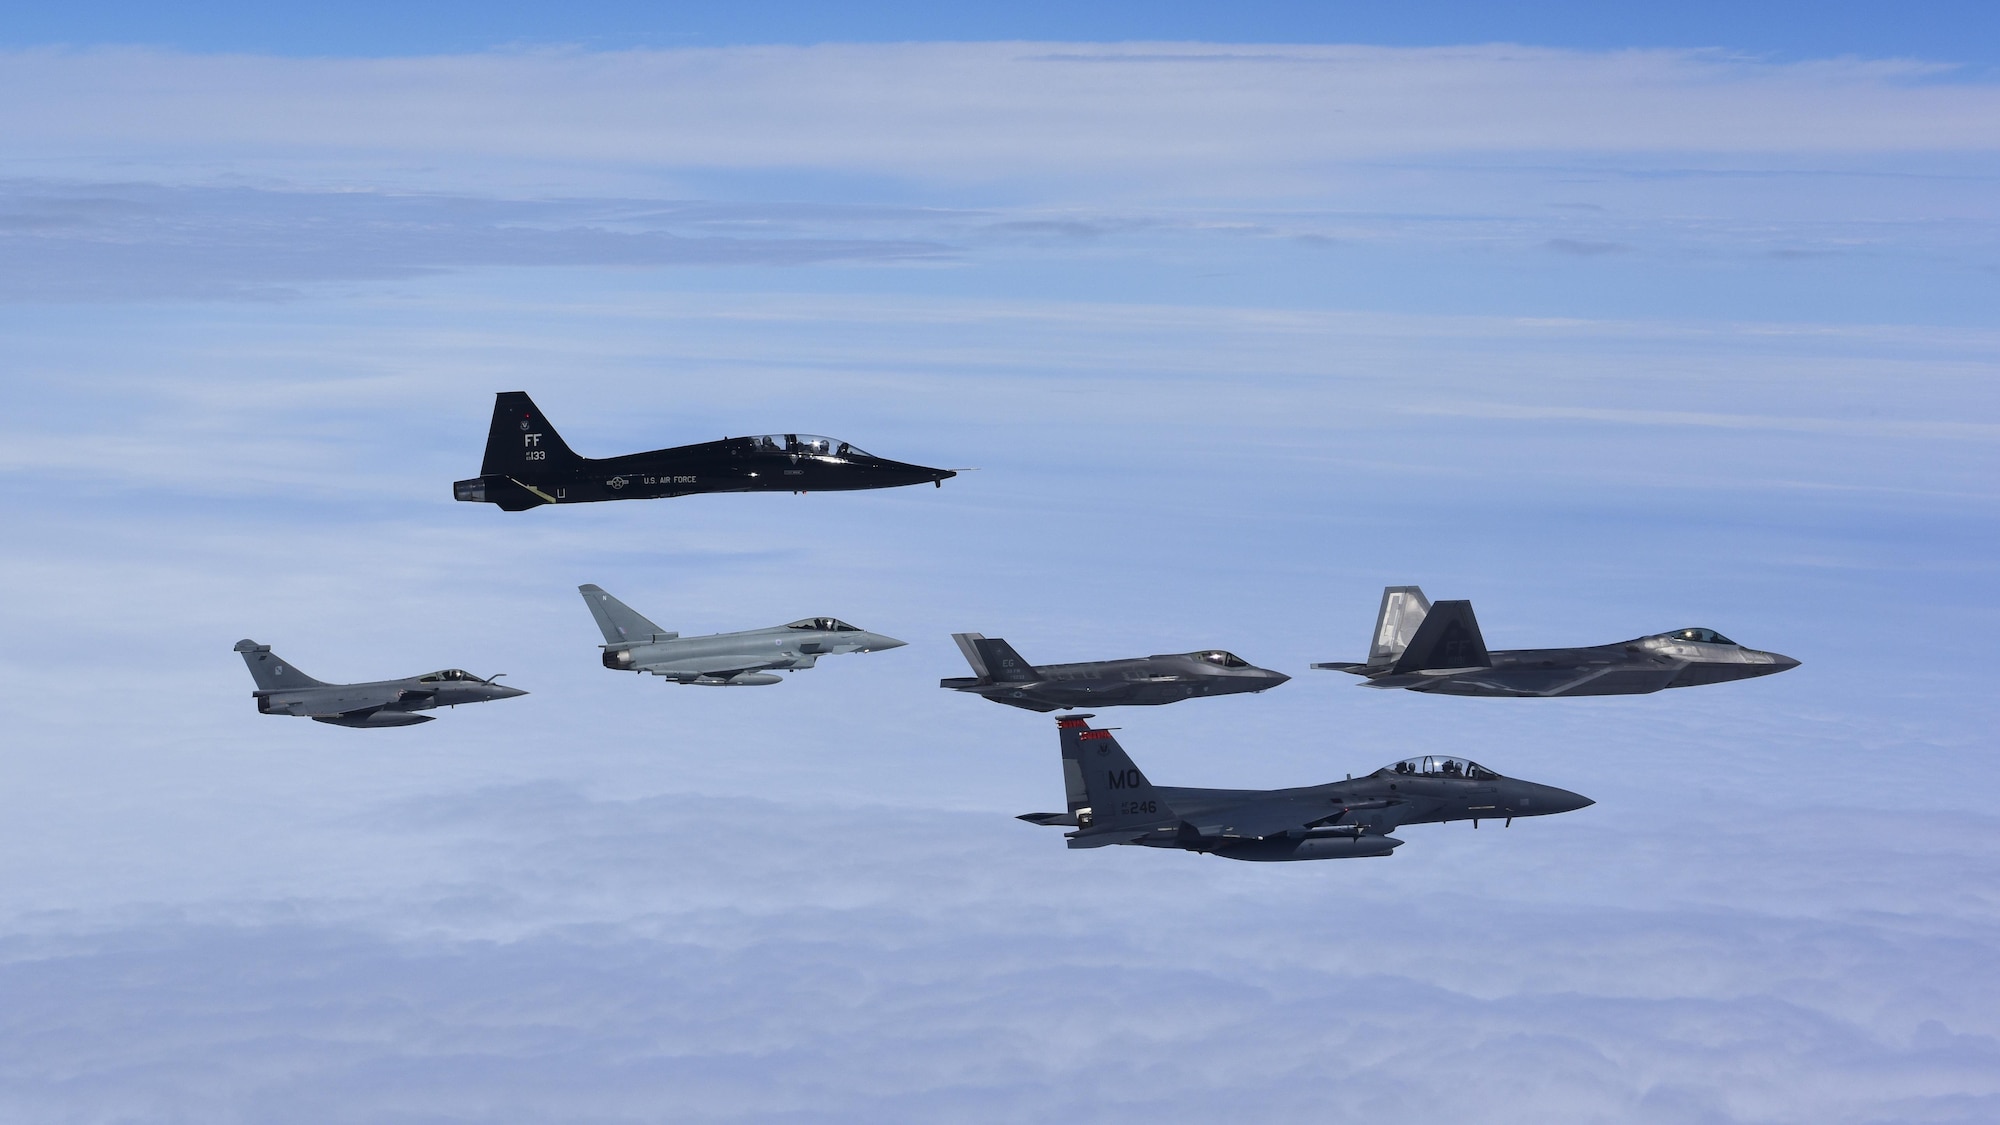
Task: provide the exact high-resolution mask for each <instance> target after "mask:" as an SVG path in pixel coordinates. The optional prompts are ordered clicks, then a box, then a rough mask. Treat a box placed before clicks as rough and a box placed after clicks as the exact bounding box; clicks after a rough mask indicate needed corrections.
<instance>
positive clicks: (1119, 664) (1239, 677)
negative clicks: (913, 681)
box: [938, 633, 1291, 711]
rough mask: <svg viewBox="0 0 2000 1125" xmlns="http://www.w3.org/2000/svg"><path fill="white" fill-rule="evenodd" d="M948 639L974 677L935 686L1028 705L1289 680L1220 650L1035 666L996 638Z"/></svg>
mask: <svg viewBox="0 0 2000 1125" xmlns="http://www.w3.org/2000/svg"><path fill="white" fill-rule="evenodd" d="M951 639H952V640H954V641H957V642H958V649H959V651H960V652H962V653H964V654H965V660H966V663H968V664H970V665H972V670H973V671H974V672H976V673H978V675H976V676H958V677H953V678H950V679H944V680H939V681H938V686H939V687H945V688H951V689H952V690H954V691H969V692H971V693H972V694H974V695H983V696H985V697H986V698H988V699H990V700H992V701H993V702H995V703H1005V704H1006V705H1007V706H1009V707H1020V708H1024V709H1026V710H1029V711H1054V710H1057V709H1067V708H1071V707H1121V706H1122V707H1153V706H1158V705H1159V704H1163V703H1179V702H1180V701H1181V700H1183V699H1193V698H1194V697H1196V696H1198V695H1235V694H1236V693H1237V692H1244V691H1264V690H1266V689H1269V688H1274V687H1277V686H1278V685H1279V684H1282V683H1284V682H1285V681H1286V680H1289V679H1291V677H1290V676H1287V675H1285V674H1284V673H1283V672H1273V671H1271V670H1270V669H1269V668H1259V667H1256V666H1255V665H1253V664H1251V663H1250V662H1249V661H1247V660H1245V659H1243V658H1242V657H1240V656H1237V655H1236V654H1235V653H1231V652H1224V651H1222V650H1221V649H1208V650H1205V651H1202V652H1179V653H1170V654H1167V655H1163V656H1147V657H1133V658H1130V659H1127V660H1098V661H1093V662H1091V663H1087V664H1044V665H1042V666H1040V667H1036V666H1035V665H1033V664H1030V663H1028V662H1027V661H1025V660H1023V659H1021V656H1020V654H1019V653H1017V652H1015V651H1014V648H1013V646H1012V645H1009V644H1008V643H1007V642H1006V641H1003V640H1001V639H999V638H998V637H984V636H981V635H979V634H978V633H953V634H952V635H951Z"/></svg>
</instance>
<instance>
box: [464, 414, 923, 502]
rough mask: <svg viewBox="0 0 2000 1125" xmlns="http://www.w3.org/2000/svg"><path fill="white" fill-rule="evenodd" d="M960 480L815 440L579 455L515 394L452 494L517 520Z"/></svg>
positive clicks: (780, 437) (798, 437) (803, 437)
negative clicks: (606, 506) (558, 512)
mask: <svg viewBox="0 0 2000 1125" xmlns="http://www.w3.org/2000/svg"><path fill="white" fill-rule="evenodd" d="M957 475H958V473H957V472H956V471H954V470H951V469H932V468H927V467H925V466H923V465H906V464H904V463H903V462H901V461H891V460H889V459H888V458H886V457H877V456H875V455H874V454H872V453H864V452H863V451H861V450H860V449H857V448H855V447H854V446H852V445H849V444H848V443H846V442H844V441H838V440H836V439H834V438H827V437H819V436H817V435H815V434H766V435H764V436H762V437H740V438H724V439H722V440H721V441H706V442H702V443H701V444H699V445H681V446H675V447H674V448H672V449H655V450H653V451H652V452H650V453H631V454H627V455H625V456H623V457H605V458H602V459H593V458H589V457H579V456H577V455H576V454H575V453H573V452H571V451H570V448H569V445H568V443H566V442H564V441H563V439H562V435H560V434H558V433H556V428H555V427H554V426H551V425H549V420H548V419H547V418H545V417H543V416H542V412H541V410H540V409H538V408H537V407H536V406H535V403H534V400H533V399H530V398H529V397H528V396H527V394H525V393H524V392H521V391H503V392H501V393H500V394H499V395H497V396H495V398H494V401H493V424H492V426H491V427H490V428H489V429H488V430H487V433H486V459H485V461H484V462H483V463H482V464H481V465H480V467H479V475H478V476H476V477H474V478H472V479H471V480H462V481H458V482H456V483H454V484H453V485H452V486H451V490H452V496H453V498H455V499H458V500H465V501H470V502H474V503H482V504H495V505H498V506H499V507H500V509H501V510H502V511H507V512H519V511H524V510H526V509H528V508H534V507H539V506H541V505H543V504H583V503H589V502H591V501H596V500H650V499H654V498H657V497H661V496H688V495H691V494H693V493H697V492H845V491H852V490H854V489H860V488H895V487H897V486H899V485H905V484H934V485H937V486H938V487H939V488H943V487H944V482H945V481H946V480H948V479H949V478H951V477H955V476H957Z"/></svg>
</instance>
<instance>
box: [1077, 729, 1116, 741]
mask: <svg viewBox="0 0 2000 1125" xmlns="http://www.w3.org/2000/svg"><path fill="white" fill-rule="evenodd" d="M1078 737H1080V738H1085V739H1091V738H1110V737H1111V732H1110V731H1108V730H1087V731H1084V732H1083V733H1082V734H1081V735H1079V736H1078Z"/></svg>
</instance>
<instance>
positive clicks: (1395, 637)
mask: <svg viewBox="0 0 2000 1125" xmlns="http://www.w3.org/2000/svg"><path fill="white" fill-rule="evenodd" d="M1430 610H1431V602H1430V599H1429V598H1426V597H1424V591H1423V589H1422V587H1418V586H1389V587H1386V588H1384V589H1383V591H1382V608H1381V609H1380V610H1378V611H1376V614H1375V632H1374V634H1373V635H1372V636H1371V637H1370V638H1369V641H1368V663H1370V664H1394V663H1395V662H1396V659H1397V658H1398V657H1400V656H1402V655H1403V650H1405V649H1407V648H1409V647H1410V639H1411V638H1412V637H1414V636H1415V635H1416V632H1417V628H1418V627H1419V626H1421V625H1422V624H1423V623H1424V617H1425V615H1426V614H1428V613H1430Z"/></svg>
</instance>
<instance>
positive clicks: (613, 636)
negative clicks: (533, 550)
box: [576, 584, 906, 687]
mask: <svg viewBox="0 0 2000 1125" xmlns="http://www.w3.org/2000/svg"><path fill="white" fill-rule="evenodd" d="M576 589H577V592H578V593H580V594H582V595H583V604H585V605H587V606H589V607H590V615H591V616H592V617H593V618H596V619H597V628H598V630H599V631H601V632H602V633H603V634H604V643H603V644H602V645H600V646H598V647H600V648H602V649H603V650H604V666H605V667H606V668H610V669H613V670H614V671H619V672H651V673H652V674H653V675H655V676H664V677H666V678H667V679H670V680H672V681H674V682H675V683H680V684H701V685H703V686H705V687H758V686H762V685H765V684H775V683H782V682H783V677H781V676H773V675H770V674H769V673H770V672H771V671H794V670H797V669H800V668H810V667H812V666H813V664H814V663H815V662H817V661H818V660H819V658H820V657H822V656H835V655H839V654H842V653H849V652H880V651H882V650H883V649H889V648H902V647H903V645H904V644H905V643H906V642H904V641H899V640H897V639H896V638H894V637H885V636H883V635H882V634H880V633H871V632H869V631H867V630H866V629H857V628H855V627H854V626H852V625H849V624H848V623H847V622H845V621H841V620H838V619H835V618H832V617H808V618H805V619H803V620H800V621H794V622H792V623H791V624H790V625H773V626H772V627H770V628H769V629H745V630H744V631H742V632H740V633H715V634H711V635H709V636H706V637H683V636H681V635H680V634H679V633H673V632H669V631H667V630H665V629H662V628H660V627H659V626H658V625H655V624H653V623H652V622H651V621H648V620H646V619H645V618H644V617H641V616H640V615H639V613H638V611H636V610H634V609H633V608H632V607H631V606H628V605H626V604H625V603H624V602H621V601H619V600H618V599H617V598H614V597H612V596H611V595H610V594H607V593H605V592H604V588H603V587H602V586H594V585H588V584H586V585H583V586H578V587H577V588H576Z"/></svg>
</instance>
